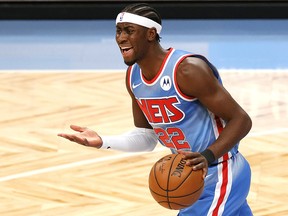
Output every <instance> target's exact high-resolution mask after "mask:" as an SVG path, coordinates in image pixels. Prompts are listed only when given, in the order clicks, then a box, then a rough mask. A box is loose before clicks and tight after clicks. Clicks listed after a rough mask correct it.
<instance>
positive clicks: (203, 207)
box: [178, 152, 253, 216]
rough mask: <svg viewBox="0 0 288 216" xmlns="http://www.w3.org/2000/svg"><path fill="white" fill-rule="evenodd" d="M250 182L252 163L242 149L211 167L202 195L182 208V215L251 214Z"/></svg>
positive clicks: (217, 215) (236, 215) (239, 215)
mask: <svg viewBox="0 0 288 216" xmlns="http://www.w3.org/2000/svg"><path fill="white" fill-rule="evenodd" d="M250 181H251V170H250V165H249V164H248V162H247V161H246V159H245V158H244V157H243V156H242V155H241V154H240V153H239V152H238V153H237V154H236V155H234V156H232V157H231V158H230V159H228V160H226V161H223V162H222V163H219V164H218V165H214V166H211V167H209V169H208V173H207V176H206V178H205V188H204V191H203V193H202V195H201V197H200V198H199V200H198V201H197V202H196V203H194V204H193V205H192V206H190V207H188V208H185V209H182V210H180V211H179V214H178V216H205V215H209V216H220V215H222V216H251V215H253V214H252V212H251V209H250V207H249V206H248V204H247V201H246V197H247V195H248V192H249V189H250Z"/></svg>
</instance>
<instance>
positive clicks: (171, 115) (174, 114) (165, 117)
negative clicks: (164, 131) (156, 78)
mask: <svg viewBox="0 0 288 216" xmlns="http://www.w3.org/2000/svg"><path fill="white" fill-rule="evenodd" d="M137 102H138V104H139V106H140V108H141V110H142V111H143V113H144V114H145V116H146V118H147V119H148V121H149V122H150V123H152V124H161V123H162V124H169V123H176V122H179V121H181V120H182V119H183V118H184V113H183V112H182V110H180V109H179V108H178V107H177V106H176V104H179V103H180V102H179V101H178V98H177V97H176V96H172V97H167V98H153V99H144V98H140V99H137Z"/></svg>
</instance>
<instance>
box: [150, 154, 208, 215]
mask: <svg viewBox="0 0 288 216" xmlns="http://www.w3.org/2000/svg"><path fill="white" fill-rule="evenodd" d="M203 188H204V180H203V170H197V171H194V170H193V169H192V167H190V166H187V165H186V160H185V159H183V157H182V155H181V154H169V155H166V156H165V157H163V158H161V159H160V160H158V161H157V162H156V163H155V164H154V165H153V167H152V169H151V171H150V175H149V189H150V192H151V194H152V196H153V198H154V199H155V200H156V201H157V202H158V203H159V204H160V205H161V206H163V207H165V208H168V209H174V210H179V209H182V208H186V207H188V206H191V205H192V204H193V203H195V202H196V201H197V200H198V199H199V197H200V195H201V193H202V191H203Z"/></svg>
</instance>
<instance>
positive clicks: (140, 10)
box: [121, 3, 162, 42]
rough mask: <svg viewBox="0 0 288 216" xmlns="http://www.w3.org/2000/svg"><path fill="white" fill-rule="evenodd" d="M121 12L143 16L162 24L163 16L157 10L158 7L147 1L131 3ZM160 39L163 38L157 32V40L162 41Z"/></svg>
mask: <svg viewBox="0 0 288 216" xmlns="http://www.w3.org/2000/svg"><path fill="white" fill-rule="evenodd" d="M121 12H128V13H132V14H136V15H139V16H143V17H146V18H149V19H151V20H153V21H155V22H157V23H159V24H160V25H161V24H162V20H161V16H160V14H159V13H158V11H156V9H154V8H152V7H151V6H150V5H148V4H146V3H135V4H130V5H128V6H126V7H125V8H124V9H123V10H122V11H121ZM160 39H161V38H160V36H159V34H158V33H157V36H156V40H157V41H158V42H160Z"/></svg>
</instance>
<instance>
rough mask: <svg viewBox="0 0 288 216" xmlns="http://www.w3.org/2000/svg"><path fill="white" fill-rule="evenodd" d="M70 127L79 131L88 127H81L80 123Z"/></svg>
mask: <svg viewBox="0 0 288 216" xmlns="http://www.w3.org/2000/svg"><path fill="white" fill-rule="evenodd" d="M70 128H71V129H72V130H74V131H78V132H83V131H85V130H86V129H87V128H86V127H81V126H78V125H70Z"/></svg>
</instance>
